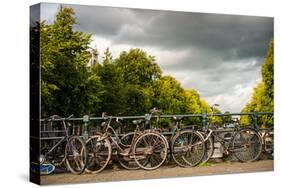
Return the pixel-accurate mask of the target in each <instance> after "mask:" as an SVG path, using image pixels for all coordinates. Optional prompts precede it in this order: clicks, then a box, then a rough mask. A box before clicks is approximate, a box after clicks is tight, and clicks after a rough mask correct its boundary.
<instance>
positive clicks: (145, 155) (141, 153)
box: [133, 132, 168, 170]
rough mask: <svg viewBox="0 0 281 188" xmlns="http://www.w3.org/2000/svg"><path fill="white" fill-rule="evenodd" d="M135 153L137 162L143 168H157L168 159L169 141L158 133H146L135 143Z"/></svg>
mask: <svg viewBox="0 0 281 188" xmlns="http://www.w3.org/2000/svg"><path fill="white" fill-rule="evenodd" d="M156 144H157V145H156ZM133 154H134V158H135V161H136V163H137V164H138V165H139V166H140V167H141V168H142V169H144V170H155V169H157V168H159V167H160V166H161V165H162V164H163V163H164V162H165V161H166V158H167V154H168V146H167V141H166V140H165V139H164V137H163V136H161V135H160V134H158V133H155V132H147V133H144V134H142V135H141V136H140V137H138V138H137V140H136V142H135V143H134V146H133Z"/></svg>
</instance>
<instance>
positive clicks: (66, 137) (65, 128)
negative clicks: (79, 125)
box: [44, 118, 69, 165]
mask: <svg viewBox="0 0 281 188" xmlns="http://www.w3.org/2000/svg"><path fill="white" fill-rule="evenodd" d="M66 119H68V118H64V119H62V124H63V128H64V133H65V136H64V137H63V138H61V139H60V140H59V141H58V142H57V143H56V144H55V145H54V146H53V147H51V149H49V150H48V152H46V153H45V154H44V156H48V155H49V154H50V153H52V152H53V151H54V150H55V149H56V148H57V147H58V146H59V145H61V144H62V143H63V142H64V141H68V139H69V134H68V128H67V126H66V123H65V120H66ZM47 120H48V119H47ZM65 159H66V156H65V154H64V157H63V159H62V161H61V162H60V163H59V164H58V165H60V164H62V163H63V162H64V160H65Z"/></svg>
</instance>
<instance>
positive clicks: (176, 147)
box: [172, 130, 205, 167]
mask: <svg viewBox="0 0 281 188" xmlns="http://www.w3.org/2000/svg"><path fill="white" fill-rule="evenodd" d="M204 154H205V143H204V138H203V136H202V135H201V134H200V133H198V132H197V131H192V130H186V131H182V132H180V134H178V135H177V136H175V138H174V140H173V142H172V156H173V159H174V161H175V162H176V163H177V164H178V165H179V166H181V167H193V166H196V165H198V164H199V163H200V162H201V161H202V159H203V157H204Z"/></svg>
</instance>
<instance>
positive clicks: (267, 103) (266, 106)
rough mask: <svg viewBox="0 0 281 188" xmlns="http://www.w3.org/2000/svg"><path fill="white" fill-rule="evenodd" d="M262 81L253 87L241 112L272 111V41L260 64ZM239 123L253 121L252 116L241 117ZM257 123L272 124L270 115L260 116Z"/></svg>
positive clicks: (245, 123)
mask: <svg viewBox="0 0 281 188" xmlns="http://www.w3.org/2000/svg"><path fill="white" fill-rule="evenodd" d="M261 72H262V81H261V82H260V83H259V84H258V85H257V86H256V87H255V89H254V92H253V95H252V99H251V101H250V102H249V103H248V104H247V105H246V106H245V108H244V109H243V110H242V112H273V111H274V104H273V103H274V42H273V40H271V41H270V43H269V49H268V52H267V56H266V58H265V61H264V64H263V65H262V70H261ZM240 122H241V124H243V125H247V124H250V123H253V119H252V117H249V116H243V117H241V121H240ZM258 123H259V124H260V125H262V126H265V127H266V126H272V125H273V118H272V117H271V116H266V115H264V116H262V117H260V118H259V121H258Z"/></svg>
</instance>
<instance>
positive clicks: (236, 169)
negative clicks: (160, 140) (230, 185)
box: [41, 160, 274, 185]
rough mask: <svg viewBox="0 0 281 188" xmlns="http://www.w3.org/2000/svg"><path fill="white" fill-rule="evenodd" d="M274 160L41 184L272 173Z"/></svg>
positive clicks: (108, 173) (110, 172)
mask: <svg viewBox="0 0 281 188" xmlns="http://www.w3.org/2000/svg"><path fill="white" fill-rule="evenodd" d="M273 163H274V161H273V160H260V161H256V162H252V163H240V162H223V163H213V164H210V165H208V166H197V167H192V168H181V167H179V166H176V165H167V166H163V167H161V168H158V169H156V170H153V171H145V170H125V169H121V168H116V167H115V168H114V169H112V168H111V169H106V170H104V171H102V172H101V173H99V174H82V175H73V174H71V173H59V174H58V173H56V174H51V175H45V176H41V177H42V178H41V184H43V185H46V184H69V183H87V182H105V181H124V180H138V179H156V178H165V177H184V176H198V175H213V174H231V173H245V172H261V171H272V170H273Z"/></svg>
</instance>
